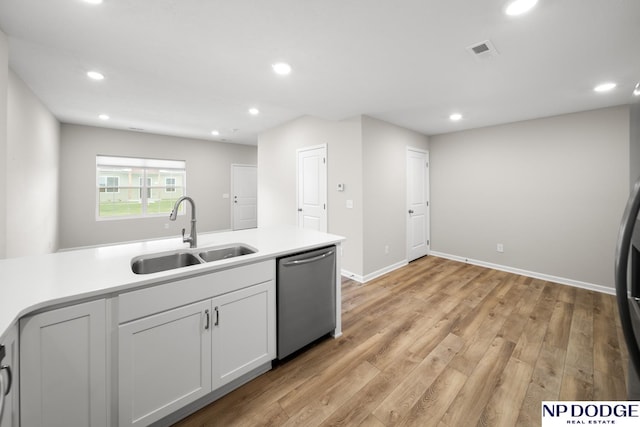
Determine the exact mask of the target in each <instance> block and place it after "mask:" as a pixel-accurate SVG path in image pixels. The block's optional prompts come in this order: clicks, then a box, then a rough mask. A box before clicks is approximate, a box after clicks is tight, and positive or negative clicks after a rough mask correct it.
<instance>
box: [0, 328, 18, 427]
mask: <svg viewBox="0 0 640 427" xmlns="http://www.w3.org/2000/svg"><path fill="white" fill-rule="evenodd" d="M17 330H18V328H17V327H13V328H11V329H10V330H9V332H8V333H7V335H5V337H4V339H3V340H2V342H0V346H2V347H3V349H2V350H0V352H3V353H4V358H3V359H2V360H1V361H0V427H19V426H20V421H19V405H18V332H17Z"/></svg>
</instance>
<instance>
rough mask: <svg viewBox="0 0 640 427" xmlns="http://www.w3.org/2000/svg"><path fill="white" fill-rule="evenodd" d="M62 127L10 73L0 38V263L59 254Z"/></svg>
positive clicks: (3, 39)
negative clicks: (22, 257)
mask: <svg viewBox="0 0 640 427" xmlns="http://www.w3.org/2000/svg"><path fill="white" fill-rule="evenodd" d="M59 134H60V132H59V124H58V121H57V120H56V119H55V118H54V117H53V115H52V114H51V113H50V112H49V111H48V110H47V109H46V107H44V105H42V103H41V102H40V101H39V100H38V98H37V97H36V96H35V95H34V94H33V92H32V91H31V90H30V89H29V88H28V87H27V86H26V85H25V84H24V82H22V80H20V78H19V77H17V75H16V74H15V73H13V71H11V70H10V69H9V46H8V41H7V37H6V36H5V35H4V34H3V33H2V32H0V172H1V177H0V178H1V179H0V258H8V257H18V256H24V255H37V254H43V253H50V252H54V251H55V250H57V249H58V155H59V149H60V147H59Z"/></svg>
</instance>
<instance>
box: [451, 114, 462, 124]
mask: <svg viewBox="0 0 640 427" xmlns="http://www.w3.org/2000/svg"><path fill="white" fill-rule="evenodd" d="M461 119H462V114H460V113H453V114H452V115H450V116H449V120H451V121H452V122H457V121H458V120H461Z"/></svg>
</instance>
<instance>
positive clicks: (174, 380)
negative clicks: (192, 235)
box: [118, 260, 276, 427]
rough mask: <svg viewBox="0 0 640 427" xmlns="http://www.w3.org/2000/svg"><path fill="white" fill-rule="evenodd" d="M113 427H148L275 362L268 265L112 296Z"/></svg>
mask: <svg viewBox="0 0 640 427" xmlns="http://www.w3.org/2000/svg"><path fill="white" fill-rule="evenodd" d="M118 306H119V314H118V319H119V321H120V326H119V327H118V329H119V331H118V354H119V357H118V369H119V372H118V401H119V408H118V412H119V426H120V427H125V426H146V425H149V424H150V423H153V422H156V421H158V420H160V419H162V418H164V417H166V416H167V415H170V414H171V413H173V412H175V411H177V410H179V409H180V408H182V407H184V406H186V405H188V404H189V403H191V402H193V401H195V400H197V399H199V398H201V397H204V396H205V395H207V394H209V393H211V392H212V391H214V390H216V389H218V388H220V387H221V386H223V385H225V384H228V383H229V382H231V381H233V380H235V379H238V378H240V377H242V376H243V375H245V374H247V373H250V372H251V371H253V370H254V369H256V368H260V367H263V366H264V365H265V364H267V363H269V362H271V360H273V359H275V357H276V348H275V347H276V318H275V316H276V299H275V263H274V261H273V260H270V261H264V262H260V263H256V264H250V265H248V266H243V267H239V268H235V269H229V270H223V271H218V272H214V273H210V274H205V275H202V276H195V277H191V278H187V279H183V280H179V281H175V282H170V283H166V284H163V285H158V286H154V287H150V288H145V289H141V290H138V291H133V292H129V293H126V294H122V295H120V296H119V297H118Z"/></svg>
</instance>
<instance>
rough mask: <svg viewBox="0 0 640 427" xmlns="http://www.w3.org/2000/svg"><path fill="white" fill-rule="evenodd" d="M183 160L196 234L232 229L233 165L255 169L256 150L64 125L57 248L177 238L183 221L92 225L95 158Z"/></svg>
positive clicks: (123, 221) (94, 222)
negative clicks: (194, 218) (195, 217)
mask: <svg viewBox="0 0 640 427" xmlns="http://www.w3.org/2000/svg"><path fill="white" fill-rule="evenodd" d="M98 154H102V155H113V156H130V157H143V158H157V159H171V160H185V161H186V164H187V194H188V195H189V196H191V197H192V198H193V199H194V200H195V202H196V206H197V220H198V232H207V231H216V230H227V229H230V228H231V205H230V200H231V199H230V198H223V194H230V192H231V164H233V163H241V164H256V147H253V146H247V145H237V144H225V143H221V142H215V141H204V140H196V139H188V138H179V137H172V136H162V135H154V134H149V133H141V132H130V131H122V130H113V129H104V128H96V127H90V126H79V125H70V124H63V125H62V130H61V159H60V160H61V163H60V169H61V173H60V185H61V189H62V191H61V196H60V246H61V247H62V248H70V247H77V246H87V245H99V244H105V243H114V242H122V241H130V240H141V239H150V238H157V237H164V236H178V235H180V230H181V229H182V228H184V227H187V228H188V227H189V224H188V218H187V217H179V218H178V220H177V221H175V222H173V221H169V219H168V217H165V216H162V217H149V218H137V219H114V220H100V221H97V220H96V166H95V159H96V155H98Z"/></svg>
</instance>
